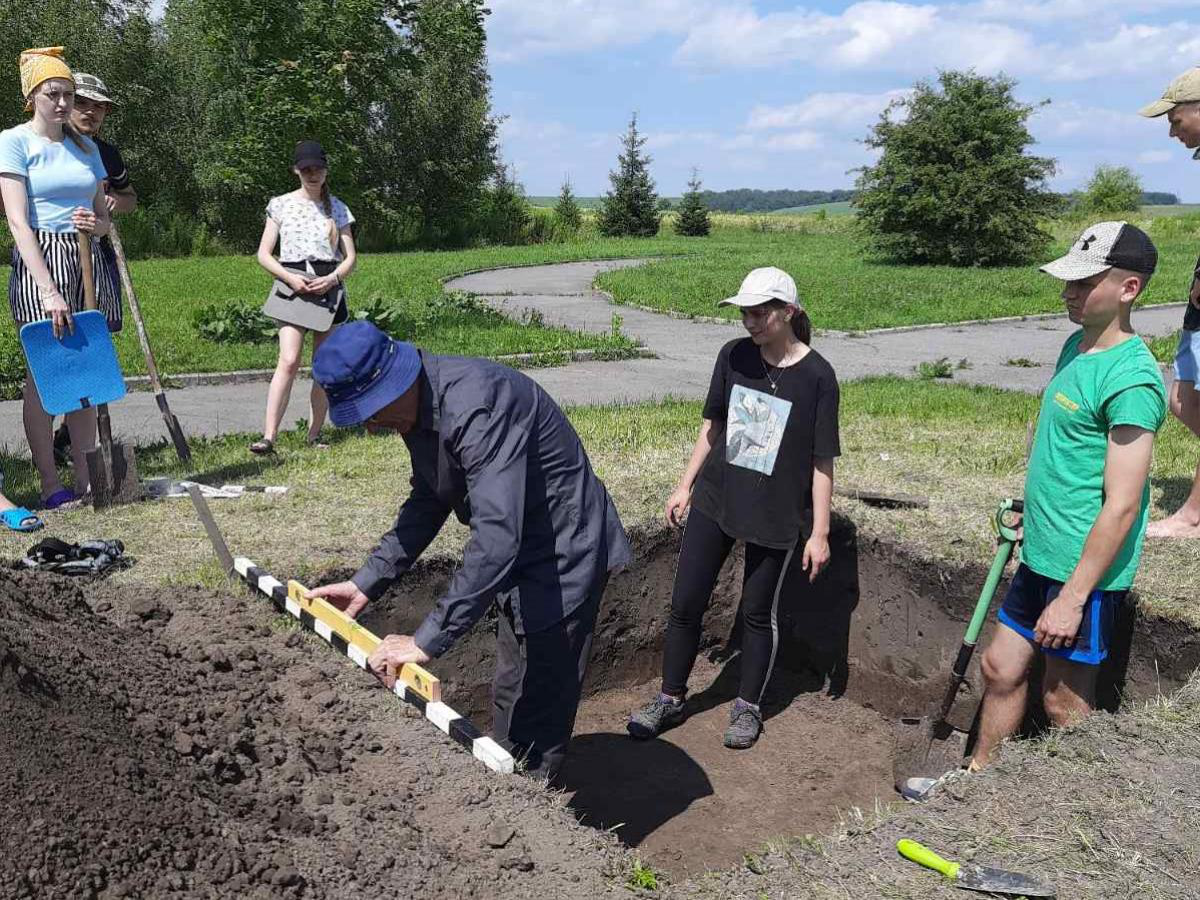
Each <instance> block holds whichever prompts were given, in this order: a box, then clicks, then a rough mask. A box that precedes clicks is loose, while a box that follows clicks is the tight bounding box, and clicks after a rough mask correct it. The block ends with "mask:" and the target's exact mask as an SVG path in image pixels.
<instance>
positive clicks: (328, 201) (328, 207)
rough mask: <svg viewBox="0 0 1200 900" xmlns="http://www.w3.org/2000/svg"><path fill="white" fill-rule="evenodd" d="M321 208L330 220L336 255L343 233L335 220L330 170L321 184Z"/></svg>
mask: <svg viewBox="0 0 1200 900" xmlns="http://www.w3.org/2000/svg"><path fill="white" fill-rule="evenodd" d="M321 207H322V209H324V211H325V218H327V219H328V220H329V245H330V246H331V247H332V248H333V252H334V253H335V254H336V253H337V251H338V238H339V237H340V235H341V231H340V229H339V228H338V226H337V220H335V219H334V218H333V197H332V196H331V195H330V193H329V170H328V169H326V170H325V180H324V181H322V182H321Z"/></svg>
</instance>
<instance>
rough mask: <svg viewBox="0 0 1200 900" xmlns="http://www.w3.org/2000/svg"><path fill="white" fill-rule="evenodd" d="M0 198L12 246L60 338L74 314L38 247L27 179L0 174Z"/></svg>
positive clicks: (69, 325)
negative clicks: (13, 245)
mask: <svg viewBox="0 0 1200 900" xmlns="http://www.w3.org/2000/svg"><path fill="white" fill-rule="evenodd" d="M0 197H3V199H4V212H5V215H6V217H7V219H8V230H9V231H10V232H11V233H12V236H13V243H14V244H15V245H16V248H17V252H18V253H20V254H21V261H22V262H23V263H25V268H26V269H28V270H29V274H30V275H32V276H33V281H34V283H35V284H36V285H37V287H38V297H39V298H40V299H41V301H42V311H43V312H44V313H45V314H46V315H48V316H50V319H51V321H52V322H53V323H54V333H55V335H56V336H60V335H61V333H62V330H63V329H64V328H65V329H67V330H70V329H71V328H72V325H71V311H70V308H69V307H68V306H67V301H66V300H64V299H63V296H62V293H61V292H60V291H59V289H58V285H56V284H55V283H54V278H53V277H52V276H51V274H50V268H49V267H48V266H47V265H46V260H45V259H44V258H43V257H42V248H41V247H40V246H39V245H38V240H37V235H36V234H34V231H33V227H32V226H31V225H30V224H29V206H28V200H29V198H28V195H27V194H26V191H25V179H24V178H22V177H21V176H20V175H9V174H4V175H0Z"/></svg>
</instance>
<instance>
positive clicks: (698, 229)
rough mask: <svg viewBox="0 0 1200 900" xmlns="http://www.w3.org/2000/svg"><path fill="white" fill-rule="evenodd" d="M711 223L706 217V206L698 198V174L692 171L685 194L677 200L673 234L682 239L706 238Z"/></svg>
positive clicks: (702, 200)
mask: <svg viewBox="0 0 1200 900" xmlns="http://www.w3.org/2000/svg"><path fill="white" fill-rule="evenodd" d="M711 230H712V221H711V220H710V219H709V217H708V205H707V204H706V203H705V202H704V198H703V197H701V196H700V173H699V172H697V171H696V170H695V169H692V178H691V181H689V182H688V189H687V193H686V194H684V195H683V196H682V197H681V198H680V200H679V215H678V217H677V218H676V219H675V233H676V234H678V235H682V236H683V237H708V233H709V231H711Z"/></svg>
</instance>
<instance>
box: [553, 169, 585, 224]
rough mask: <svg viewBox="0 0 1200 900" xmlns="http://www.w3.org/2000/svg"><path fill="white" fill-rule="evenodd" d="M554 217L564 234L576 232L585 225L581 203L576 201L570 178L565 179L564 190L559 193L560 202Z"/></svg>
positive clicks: (555, 208) (557, 204)
mask: <svg viewBox="0 0 1200 900" xmlns="http://www.w3.org/2000/svg"><path fill="white" fill-rule="evenodd" d="M554 217H555V220H556V222H557V225H558V228H559V230H560V231H561V232H562V233H563V234H564V235H570V234H575V233H576V232H577V231H579V229H580V227H582V225H583V216H582V215H581V214H580V212H579V204H578V203H576V202H575V194H574V192H573V191H572V190H571V179H570V178H567V179H564V181H563V184H562V190H561V191H560V192H559V194H558V203H556V204H555V206H554Z"/></svg>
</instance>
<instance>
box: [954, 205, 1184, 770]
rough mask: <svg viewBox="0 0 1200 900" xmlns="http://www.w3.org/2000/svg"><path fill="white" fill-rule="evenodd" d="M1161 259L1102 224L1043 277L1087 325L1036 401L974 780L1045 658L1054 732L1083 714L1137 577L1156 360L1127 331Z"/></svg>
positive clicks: (1159, 391) (1012, 727) (1009, 728)
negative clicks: (1017, 555) (1017, 535)
mask: <svg viewBox="0 0 1200 900" xmlns="http://www.w3.org/2000/svg"><path fill="white" fill-rule="evenodd" d="M1157 262H1158V252H1157V251H1156V250H1155V248H1154V244H1153V243H1151V241H1150V238H1149V237H1147V235H1146V234H1145V232H1143V231H1141V230H1140V229H1138V228H1135V227H1134V226H1132V225H1129V224H1126V223H1125V222H1101V223H1099V224H1097V225H1093V226H1091V227H1090V228H1087V229H1085V230H1084V232H1083V233H1082V234H1081V235H1080V236H1079V239H1078V240H1077V241H1076V242H1075V243H1074V244H1073V245H1072V247H1071V249H1070V251H1068V253H1067V254H1066V255H1065V256H1063V257H1062V258H1060V259H1057V260H1055V261H1054V262H1052V263H1049V264H1048V265H1045V266H1042V271H1043V272H1046V273H1047V274H1049V275H1053V276H1054V277H1055V278H1059V279H1061V280H1063V281H1065V282H1066V285H1065V287H1064V288H1063V292H1062V297H1063V300H1064V301H1065V302H1066V306H1067V313H1068V315H1069V316H1070V319H1071V321H1072V322H1074V323H1075V324H1077V325H1079V326H1081V328H1080V330H1079V331H1077V332H1075V333H1074V334H1072V335H1071V336H1070V337H1069V338H1068V339H1067V341H1066V343H1065V344H1064V345H1063V349H1062V354H1061V355H1060V356H1059V358H1058V365H1057V366H1056V367H1055V372H1054V377H1053V378H1052V379H1051V380H1050V384H1049V386H1048V387H1047V388H1046V392H1045V394H1044V395H1043V398H1042V409H1041V414H1040V418H1039V420H1038V429H1037V436H1036V437H1035V439H1034V443H1033V450H1032V453H1031V455H1030V459H1029V472H1028V475H1027V476H1026V481H1025V517H1024V521H1023V523H1022V525H1023V527H1024V542H1023V546H1022V550H1021V560H1022V562H1021V565H1020V567H1019V568H1018V569H1017V572H1016V574H1015V575H1014V576H1013V580H1012V584H1011V585H1010V587H1009V590H1008V594H1007V595H1006V596H1005V598H1004V603H1003V604H1002V606H1001V609H1000V614H999V619H1000V627H999V628H997V629H996V633H995V635H994V636H993V637H992V641H991V644H990V645H989V646H988V648H987V650H986V652H985V653H984V655H983V675H984V679H985V682H986V690H985V693H984V698H983V711H982V718H981V721H980V729H979V741H978V744H977V746H976V750H975V757H974V759H973V760H972V763H971V768H972V769H977V768H980V767H982V766H984V765H987V763H988V762H989V761H990V759H991V757H992V753H993V752H994V751H995V749H996V747H997V745H998V744H999V743H1000V742H1001V741H1002V740H1004V739H1005V738H1006V737H1008V736H1009V735H1011V734H1013V732H1015V731H1016V730H1017V728H1018V727H1019V726H1020V724H1021V720H1022V718H1024V715H1025V701H1026V694H1027V690H1028V680H1029V672H1030V668H1031V666H1032V664H1033V662H1034V659H1035V656H1036V654H1037V653H1039V652H1040V653H1042V654H1043V656H1044V657H1045V663H1046V667H1045V677H1044V681H1043V685H1042V696H1043V700H1044V702H1045V707H1046V712H1047V714H1048V715H1049V716H1050V719H1051V720H1052V721H1053V722H1054V724H1056V725H1059V726H1065V725H1069V724H1072V723H1074V722H1077V721H1079V720H1080V719H1082V718H1084V717H1085V716H1087V715H1088V714H1089V713H1090V712H1091V709H1092V703H1093V699H1094V695H1095V686H1096V671H1097V668H1098V666H1099V664H1100V663H1101V661H1103V659H1104V658H1105V657H1106V656H1107V655H1108V647H1109V642H1110V639H1111V631H1112V627H1113V621H1114V618H1115V613H1116V609H1117V607H1118V605H1119V604H1120V603H1121V602H1122V601H1123V599H1124V597H1125V594H1126V592H1127V591H1128V590H1129V587H1130V586H1131V585H1132V584H1133V576H1134V573H1135V572H1136V571H1137V565H1138V558H1139V557H1140V555H1141V550H1142V539H1143V537H1144V536H1145V532H1146V519H1147V514H1148V510H1149V504H1150V487H1149V475H1150V459H1151V451H1152V449H1153V445H1154V435H1155V432H1157V431H1158V429H1159V428H1160V427H1162V424H1163V420H1164V419H1165V418H1166V405H1167V398H1166V391H1165V389H1164V388H1163V383H1162V376H1161V375H1160V374H1159V370H1158V363H1157V362H1155V360H1154V357H1153V356H1152V355H1151V354H1150V351H1149V349H1148V348H1147V347H1146V344H1145V342H1144V341H1142V340H1141V338H1139V337H1138V336H1137V335H1136V334H1135V333H1134V331H1133V327H1132V325H1131V324H1130V311H1131V310H1132V308H1133V303H1134V300H1136V299H1137V297H1138V295H1139V294H1141V293H1142V291H1143V290H1145V288H1146V284H1147V282H1149V280H1150V276H1151V275H1152V274H1153V272H1154V267H1155V265H1156V264H1157Z"/></svg>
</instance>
